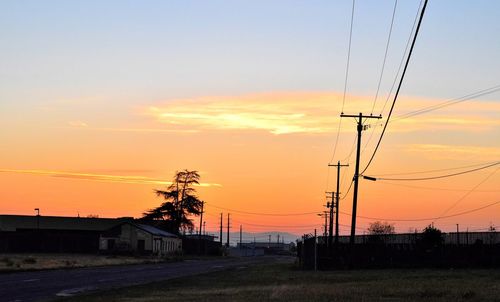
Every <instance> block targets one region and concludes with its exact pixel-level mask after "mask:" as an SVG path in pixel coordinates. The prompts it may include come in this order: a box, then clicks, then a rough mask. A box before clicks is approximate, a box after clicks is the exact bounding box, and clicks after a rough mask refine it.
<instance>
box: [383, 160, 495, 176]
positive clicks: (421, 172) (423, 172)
mask: <svg viewBox="0 0 500 302" xmlns="http://www.w3.org/2000/svg"><path fill="white" fill-rule="evenodd" d="M492 163H496V161H494V162H487V163H480V164H473V165H467V166H459V167H453V168H444V169H433V170H426V171H416V172H402V173H384V174H376V173H375V175H374V177H380V176H394V175H414V174H427V173H432V172H443V171H452V170H459V169H465V168H473V167H480V166H484V165H488V164H492Z"/></svg>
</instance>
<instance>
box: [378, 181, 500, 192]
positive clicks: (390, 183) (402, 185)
mask: <svg viewBox="0 0 500 302" xmlns="http://www.w3.org/2000/svg"><path fill="white" fill-rule="evenodd" d="M381 184H384V185H391V186H398V187H406V188H413V189H419V190H431V191H451V192H464V191H469V190H465V189H450V188H437V187H424V186H413V185H407V184H401V183H392V182H387V181H383V182H381ZM476 192H500V190H476Z"/></svg>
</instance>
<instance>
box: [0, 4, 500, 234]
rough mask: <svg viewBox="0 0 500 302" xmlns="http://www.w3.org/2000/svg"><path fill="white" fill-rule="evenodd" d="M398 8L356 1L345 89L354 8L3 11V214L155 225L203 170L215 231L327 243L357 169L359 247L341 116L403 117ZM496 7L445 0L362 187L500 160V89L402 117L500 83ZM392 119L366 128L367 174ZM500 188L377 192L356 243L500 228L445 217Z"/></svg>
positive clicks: (413, 9) (343, 220)
mask: <svg viewBox="0 0 500 302" xmlns="http://www.w3.org/2000/svg"><path fill="white" fill-rule="evenodd" d="M394 3H395V2H394V1H389V0H387V1H385V0H384V1H368V0H358V1H356V3H355V6H354V18H353V27H352V40H351V52H350V60H349V69H348V77H347V82H346V81H345V79H346V64H347V56H348V45H349V43H348V42H349V31H350V22H351V9H352V2H351V1H319V0H318V1H292V0H287V1H284V0H283V1H280V0H273V1H260V0H257V1H216V0H213V1H2V2H1V3H0V38H1V41H2V42H1V45H2V46H1V47H0V129H2V130H0V182H1V183H2V186H1V188H0V213H2V214H25V215H33V214H34V210H33V209H34V208H40V211H41V214H42V215H64V216H77V215H80V216H87V215H99V216H100V217H121V216H133V217H140V216H141V213H143V212H144V211H146V210H147V209H150V208H152V207H155V206H157V205H159V204H160V203H161V200H160V199H159V198H157V197H156V196H155V195H154V193H153V192H154V189H161V188H165V186H166V185H168V182H169V181H171V180H172V177H173V175H174V174H175V172H176V171H179V170H183V169H190V170H197V171H199V172H200V174H201V182H202V183H201V186H199V187H197V190H198V193H199V196H200V197H201V199H203V200H204V201H205V202H206V210H207V211H206V218H207V230H208V231H209V232H216V231H217V229H218V217H219V215H220V213H221V212H223V213H224V215H226V214H227V213H228V212H230V213H231V216H232V220H231V223H232V226H233V228H237V227H239V225H243V228H244V229H245V231H253V232H263V231H283V232H285V231H286V232H290V233H294V234H303V233H311V232H312V231H313V229H314V228H318V230H319V229H321V227H322V223H323V219H322V218H321V217H319V216H317V215H316V213H318V212H321V211H323V210H324V207H323V205H324V204H325V203H326V198H325V191H335V190H336V170H335V168H328V163H336V162H337V161H339V160H340V161H342V163H349V164H350V167H349V169H342V173H341V181H340V182H341V188H340V191H341V196H342V200H341V203H340V211H341V214H340V224H341V232H342V233H343V234H346V233H347V232H348V231H349V227H350V219H351V218H350V216H349V213H350V212H351V209H352V190H351V191H348V188H349V184H350V179H352V175H353V167H354V163H355V154H353V152H352V151H353V150H354V149H353V147H354V146H355V145H354V142H355V138H356V136H355V135H356V133H355V131H356V124H355V121H354V119H348V118H344V119H340V117H339V115H340V113H341V112H342V109H343V111H344V112H345V113H348V114H357V113H359V112H363V113H364V114H370V113H373V114H375V115H378V114H381V115H382V117H386V116H387V113H388V109H389V107H390V103H391V101H392V98H391V97H390V96H391V95H390V94H389V92H390V91H391V86H392V85H393V82H394V80H395V78H396V74H397V70H398V66H399V65H400V62H401V60H402V58H403V54H404V50H405V47H406V44H407V41H408V39H409V37H410V33H411V30H412V26H413V24H414V20H415V17H416V16H417V12H418V8H419V6H420V1H414V0H412V1H398V2H397V5H396V10H395V15H394V16H395V17H394V22H393V27H392V28H393V29H392V32H391V39H390V43H389V47H388V49H387V59H386V63H385V65H383V59H384V53H385V50H386V48H385V47H386V44H387V39H388V34H389V28H390V25H391V17H392V13H393V9H394ZM499 9H500V4H499V3H497V2H494V1H474V2H471V1H456V0H453V1H451V0H450V1H448V0H440V1H436V0H434V1H429V4H428V6H427V10H426V13H425V16H424V20H423V23H422V27H421V29H420V33H419V36H418V39H417V43H416V45H415V49H414V52H413V55H412V57H411V61H410V65H409V68H408V71H407V74H406V76H405V79H404V83H403V85H402V88H401V92H400V97H399V98H398V101H397V103H396V105H395V109H394V112H393V115H392V116H393V121H392V122H390V123H389V126H388V128H387V132H386V134H385V136H384V139H383V141H382V143H381V146H380V149H379V151H378V153H377V154H376V157H375V159H374V161H373V163H372V164H371V165H370V167H369V169H368V170H367V171H366V173H365V175H369V176H380V177H388V178H390V177H393V178H394V177H395V178H408V177H416V176H418V177H420V176H434V175H441V174H443V173H445V174H446V173H454V172H459V171H462V170H466V169H470V168H471V167H472V168H474V167H480V166H481V165H485V164H488V163H492V162H497V161H498V160H499V159H500V92H496V93H491V94H488V95H484V96H481V97H478V98H474V99H472V100H468V101H465V102H461V103H457V104H454V105H451V106H447V107H444V108H441V109H439V110H435V111H432V112H428V113H425V114H422V115H417V116H413V117H409V118H400V117H401V116H402V115H404V114H405V113H408V112H412V111H414V110H419V109H422V108H427V107H428V106H434V105H436V104H440V103H442V102H445V101H447V100H450V99H454V98H458V97H462V96H464V95H467V94H470V93H473V92H477V91H480V90H483V89H486V88H489V87H494V86H496V85H500V80H499V79H500V59H499V57H498V54H499V53H500V39H498V38H497V36H498V32H499V31H500V20H499V19H498V16H497V14H496V12H498V10H499ZM382 66H384V69H383V70H384V72H383V75H382V81H381V85H380V89H379V93H378V97H377V99H376V101H375V95H376V94H377V86H378V80H379V77H380V74H381V70H382ZM346 83H347V84H346ZM344 88H345V98H344ZM384 104H385V105H384ZM372 108H374V109H373V110H372ZM384 121H385V120H384V119H382V120H381V121H374V120H373V121H367V122H366V124H367V125H368V126H369V128H368V129H367V130H366V131H364V132H363V137H362V148H361V149H362V154H361V167H362V168H363V167H364V166H366V163H367V161H368V159H369V157H370V155H371V154H372V152H373V150H374V147H375V144H376V141H377V139H378V137H379V135H380V132H381V128H382V127H381V126H380V124H381V123H383V122H384ZM339 124H340V126H339ZM337 133H338V140H337ZM457 167H458V168H460V169H455V170H448V169H450V168H457ZM435 170H443V171H435ZM423 171H433V172H427V173H420V172H423ZM414 172H418V173H416V174H409V173H414ZM499 181H500V171H498V166H494V167H491V168H488V169H484V170H481V171H477V172H474V173H470V174H466V175H460V176H456V177H450V178H444V179H438V180H432V181H411V182H410V181H382V180H379V181H376V182H370V181H366V180H362V181H360V189H359V201H358V214H359V215H360V216H363V217H360V218H359V219H358V228H359V229H358V230H357V232H358V233H362V232H365V231H366V228H367V226H368V225H369V223H370V222H373V221H374V220H382V221H389V222H391V223H394V225H395V227H396V230H397V231H398V232H407V231H410V230H414V229H422V228H424V227H425V226H426V225H428V224H430V223H431V222H432V221H434V223H435V225H436V226H437V227H439V228H441V229H443V230H445V231H451V230H455V229H456V224H459V225H460V228H461V229H467V228H468V229H470V230H479V229H485V228H487V227H489V226H490V225H498V224H500V214H499V213H500V210H499V207H500V205H498V206H495V205H493V206H489V207H487V208H484V209H482V210H478V211H475V212H472V213H469V214H464V215H460V216H454V217H449V218H439V217H441V216H447V215H455V214H460V213H462V212H467V211H470V210H473V209H478V208H480V207H483V206H487V205H490V204H492V203H494V202H497V201H500V194H499V192H500V189H499V186H498V183H499ZM249 213H260V214H258V215H257V214H249ZM278 213H279V214H281V215H282V216H278V215H275V214H278ZM263 214H272V215H263ZM283 214H284V215H283ZM296 214H297V215H296ZM299 214H300V215H299ZM224 217H225V219H226V216H224ZM365 217H369V218H365Z"/></svg>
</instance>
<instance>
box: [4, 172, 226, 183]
mask: <svg viewBox="0 0 500 302" xmlns="http://www.w3.org/2000/svg"><path fill="white" fill-rule="evenodd" d="M0 173H18V174H31V175H41V176H50V177H61V178H68V179H80V180H90V181H100V182H116V183H128V184H147V185H150V184H154V185H170V184H172V182H168V181H163V180H161V179H157V178H151V177H146V176H130V175H126V176H124V175H107V174H93V173H78V172H65V171H51V170H19V169H0ZM198 186H199V187H222V185H220V184H217V183H200V184H199V185H198Z"/></svg>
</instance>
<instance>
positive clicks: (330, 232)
mask: <svg viewBox="0 0 500 302" xmlns="http://www.w3.org/2000/svg"><path fill="white" fill-rule="evenodd" d="M325 193H326V194H330V195H328V196H326V198H331V201H327V202H326V208H327V209H330V221H329V224H328V246H331V245H332V241H333V209H334V207H335V203H334V197H333V196H334V194H335V192H325Z"/></svg>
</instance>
